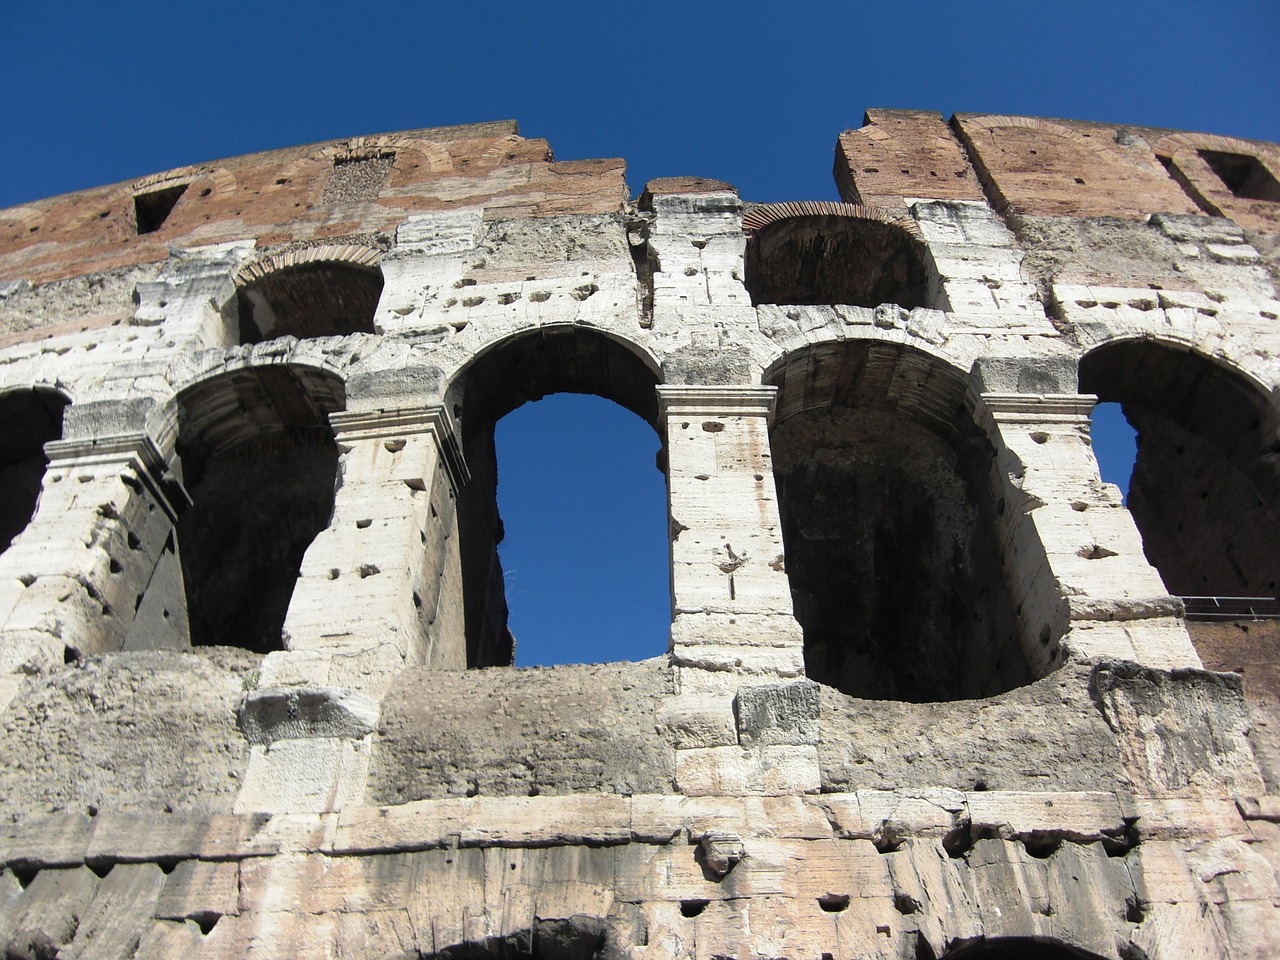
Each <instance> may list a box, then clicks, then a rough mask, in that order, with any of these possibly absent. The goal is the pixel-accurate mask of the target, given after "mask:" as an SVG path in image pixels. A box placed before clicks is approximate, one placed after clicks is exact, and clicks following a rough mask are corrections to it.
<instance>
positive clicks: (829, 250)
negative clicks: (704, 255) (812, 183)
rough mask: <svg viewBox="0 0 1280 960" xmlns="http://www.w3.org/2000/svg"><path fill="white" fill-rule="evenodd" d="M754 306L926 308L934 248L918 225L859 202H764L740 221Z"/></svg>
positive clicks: (748, 286) (746, 274) (746, 279)
mask: <svg viewBox="0 0 1280 960" xmlns="http://www.w3.org/2000/svg"><path fill="white" fill-rule="evenodd" d="M742 228H743V230H744V232H745V233H746V234H747V252H746V264H745V271H746V272H745V280H744V283H745V285H746V288H747V292H748V293H749V294H750V296H751V302H752V304H753V305H757V306H758V305H759V304H762V303H780V304H837V303H839V304H851V305H853V306H859V307H877V306H879V305H880V304H882V303H896V304H899V305H900V306H903V307H907V308H908V309H909V308H911V307H920V306H924V305H925V303H926V301H927V298H928V287H929V282H928V281H929V269H928V267H927V263H928V262H929V260H928V250H927V248H926V247H925V244H924V241H923V239H922V238H921V235H920V231H919V228H918V227H917V226H916V224H915V221H914V220H912V219H911V218H910V217H907V216H895V215H893V214H890V213H887V212H885V211H881V210H876V209H874V208H872V207H865V206H862V205H861V204H853V203H829V202H803V203H779V204H765V205H762V206H757V207H754V208H752V209H750V210H748V211H747V212H746V213H745V214H744V216H743V220H742Z"/></svg>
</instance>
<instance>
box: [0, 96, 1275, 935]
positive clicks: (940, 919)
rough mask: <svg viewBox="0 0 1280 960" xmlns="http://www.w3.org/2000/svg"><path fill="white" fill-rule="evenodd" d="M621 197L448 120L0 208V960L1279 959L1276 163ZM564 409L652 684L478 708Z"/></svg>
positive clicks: (1100, 160)
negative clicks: (551, 428)
mask: <svg viewBox="0 0 1280 960" xmlns="http://www.w3.org/2000/svg"><path fill="white" fill-rule="evenodd" d="M624 177H625V165H624V163H623V161H621V160H570V161H557V160H555V158H554V157H553V155H552V152H551V150H550V148H549V146H548V144H547V143H546V142H545V141H543V140H539V139H527V138H524V137H522V136H520V135H519V133H518V131H517V127H516V125H515V124H514V123H511V122H499V123H481V124H475V125H470V126H462V127H449V128H440V129H429V130H417V131H410V132H405V133H398V134H389V135H379V136H368V137H357V138H353V139H348V140H339V141H333V142H329V143H322V144H315V145H310V146H304V147H296V148H289V149H282V150H276V151H272V152H269V153H262V154H257V155H253V156H246V157H238V158H234V159H229V160H223V161H217V162H211V163H207V164H201V165H197V166H191V167H185V168H182V169H178V170H171V171H167V172H164V173H159V174H155V175H152V176H147V177H144V178H142V179H139V180H136V181H132V182H128V183H120V184H115V185H113V186H107V187H102V188H98V189H91V190H85V191H82V192H79V193H74V194H69V195H66V196H61V197H55V198H52V199H48V200H42V201H38V202H33V203H29V204H26V205H23V206H20V207H14V208H10V209H6V210H0V410H2V414H0V482H2V484H3V491H4V496H3V499H2V500H0V543H3V544H4V545H5V546H4V548H3V553H0V814H2V816H3V822H2V823H0V865H2V867H3V869H2V870H0V945H3V947H4V951H5V952H4V956H5V957H6V958H8V960H15V958H41V960H51V958H55V957H57V958H67V960H71V958H75V960H91V958H103V960H123V958H133V960H162V958H164V960H201V958H219V960H221V958H255V960H280V958H292V957H299V958H308V960H309V958H369V960H410V958H427V957H431V958H452V960H472V958H474V960H478V958H484V957H491V958H504V957H521V956H532V957H541V958H555V960H579V958H581V960H586V958H611V960H621V958H630V960H665V958H696V960H713V958H729V957H733V958H758V960H765V958H790V960H828V958H830V960H837V958H838V960H846V958H850V960H852V958H859V960H871V958H884V960H890V958H893V960H942V958H947V960H1015V958H1036V960H1082V958H1088V960H1098V958H1106V960H1191V958H1258V960H1261V958H1272V957H1276V956H1280V880H1278V872H1280V629H1278V628H1277V622H1278V621H1277V620H1276V619H1274V617H1275V616H1276V614H1277V613H1278V612H1280V603H1277V601H1276V599H1275V598H1276V596H1277V594H1278V593H1280V588H1278V587H1277V581H1278V580H1280V400H1277V398H1276V396H1275V391H1276V388H1277V385H1280V322H1278V319H1277V315H1278V314H1280V298H1278V294H1277V290H1278V289H1280V147H1277V146H1275V145H1272V144H1267V143H1260V142H1254V141H1244V140H1238V139H1228V138H1225V137H1221V136H1215V135H1209V134H1194V133H1182V132H1176V131H1170V130H1164V129H1150V128H1141V127H1121V126H1116V125H1114V124H1103V123H1089V122H1076V121H1058V120H1043V119H1033V118H1027V117H1011V116H990V115H974V114H963V115H957V116H955V117H953V118H952V119H951V120H950V121H946V120H944V119H943V118H942V117H941V116H939V115H937V114H934V113H926V112H918V111H904V110H872V111H870V112H868V113H867V115H866V117H865V120H864V123H863V126H862V127H860V128H859V129H856V130H849V131H846V132H844V133H842V134H840V135H839V138H838V140H837V143H836V147H835V181H836V184H837V187H838V190H839V196H840V197H841V202H833V201H802V200H798V201H794V202H787V203H777V204H759V203H754V202H751V201H750V200H748V199H744V198H742V197H740V196H739V195H738V193H737V192H736V191H735V189H734V188H733V187H732V186H731V185H730V184H728V183H724V182H721V181H717V180H710V179H701V178H697V177H671V178H665V179H659V180H653V181H651V182H649V183H648V184H647V185H646V186H645V187H644V188H643V190H641V191H639V193H638V196H636V195H633V191H632V190H631V188H630V187H628V185H627V183H626V181H625V178H624ZM555 392H575V393H586V394H594V395H598V396H601V397H604V398H607V399H609V400H613V401H616V402H617V403H618V404H621V405H622V406H623V407H625V408H626V409H628V410H630V411H631V412H633V413H634V414H636V415H637V416H639V417H640V418H642V419H643V420H644V421H645V422H646V423H648V424H649V425H651V426H652V428H653V430H654V431H655V432H656V434H657V436H658V437H659V438H660V440H661V443H662V450H661V456H660V461H661V468H662V470H663V472H664V474H665V478H666V489H667V506H668V514H667V518H666V520H667V523H668V526H669V543H670V552H669V557H670V584H671V628H670V644H669V647H668V649H667V652H666V654H665V655H663V656H661V657H658V658H655V659H650V660H643V661H639V662H624V663H606V664H591V665H565V666H558V667H554V668H547V669H516V668H515V667H513V666H512V653H513V641H512V637H511V632H510V631H509V629H508V626H507V604H506V599H505V597H504V593H503V574H502V569H501V567H500V564H499V561H498V553H497V546H498V543H499V541H500V540H501V538H502V522H501V519H500V517H499V514H498V509H497V502H496V497H495V491H496V484H497V463H496V456H495V447H494V429H495V425H496V424H497V422H498V421H499V420H500V419H501V418H502V417H503V416H505V415H506V414H507V413H509V412H511V411H513V410H514V409H516V408H517V407H519V406H520V405H521V404H523V403H525V402H527V401H530V400H534V399H537V398H540V397H543V396H545V395H547V394H551V393H555ZM1099 402H1109V403H1118V404H1120V405H1122V407H1123V410H1124V412H1125V415H1126V416H1127V417H1128V419H1129V420H1130V422H1131V423H1132V424H1133V425H1134V427H1135V428H1136V430H1137V433H1138V443H1139V449H1138V458H1137V462H1136V465H1135V467H1134V472H1133V479H1132V485H1131V488H1130V492H1129V496H1128V502H1127V505H1126V503H1125V502H1124V501H1123V500H1122V497H1121V494H1120V491H1119V489H1118V488H1117V487H1116V486H1114V485H1113V484H1110V483H1107V482H1104V481H1103V480H1102V479H1101V477H1100V474H1099V470H1098V466H1097V461H1096V458H1095V455H1094V452H1093V449H1092V447H1091V439H1090V429H1091V420H1090V416H1091V413H1092V411H1093V410H1094V407H1095V405H1096V404H1097V403H1099Z"/></svg>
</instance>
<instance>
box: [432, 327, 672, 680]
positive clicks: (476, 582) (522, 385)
mask: <svg viewBox="0 0 1280 960" xmlns="http://www.w3.org/2000/svg"><path fill="white" fill-rule="evenodd" d="M657 383H658V377H657V375H656V374H655V372H654V371H652V370H651V369H650V368H649V367H648V366H647V365H646V364H645V362H644V361H643V360H642V359H641V358H640V357H639V356H638V355H637V354H635V353H633V352H632V351H631V349H630V348H628V347H627V346H625V345H623V344H622V343H620V342H619V341H617V340H614V339H612V338H610V337H608V336H606V335H604V334H602V333H599V332H596V331H592V330H587V329H583V328H581V327H574V326H568V325H565V326H554V327H544V328H542V329H540V330H538V331H536V332H534V333H530V334H524V335H521V336H517V337H514V338H512V339H510V340H507V341H504V342H503V343H501V344H499V345H497V346H496V347H494V348H492V349H490V350H488V351H487V352H485V353H484V354H482V355H481V356H479V357H478V358H477V359H476V360H475V361H474V362H473V363H472V364H471V365H470V366H469V367H468V368H467V369H466V370H465V371H464V372H463V373H462V375H461V376H460V377H459V378H458V379H457V380H456V381H455V382H454V385H453V386H452V387H451V389H450V392H449V397H448V401H447V402H448V404H449V407H450V410H451V412H452V413H453V415H454V417H455V418H457V421H458V426H459V431H460V433H461V434H462V447H463V454H464V456H465V457H466V460H467V466H468V468H469V470H470V473H471V480H470V482H469V483H468V484H467V486H466V487H465V488H463V490H462V493H461V495H460V496H459V498H458V526H459V530H460V543H459V553H460V556H461V561H462V582H463V607H464V618H465V623H466V636H467V665H468V666H469V667H486V666H507V665H510V664H511V662H512V659H513V651H514V641H513V637H512V635H511V632H510V630H509V629H508V625H507V613H508V611H507V602H506V593H505V589H504V584H503V576H502V565H501V562H500V560H499V558H498V544H499V543H501V542H502V539H503V535H504V531H503V526H502V519H501V517H500V516H499V515H498V502H497V490H498V462H497V455H496V451H495V448H494V426H495V425H496V423H497V421H498V420H499V419H501V418H502V417H503V416H505V415H506V414H508V413H510V412H511V411H512V410H514V409H515V408H516V407H518V406H520V405H521V404H523V403H526V402H528V401H530V400H539V399H541V398H542V397H544V396H546V395H548V394H551V393H587V394H594V395H596V396H601V397H604V398H605V399H607V400H612V401H614V402H615V403H618V404H620V405H621V406H623V407H626V408H627V409H628V410H630V411H631V412H632V413H634V414H636V415H637V416H639V417H640V418H641V419H643V420H644V421H645V422H647V423H648V424H650V425H651V426H652V425H654V424H656V421H657V413H658V404H657V396H656V394H655V392H654V387H655V386H656V385H657ZM655 429H656V427H655Z"/></svg>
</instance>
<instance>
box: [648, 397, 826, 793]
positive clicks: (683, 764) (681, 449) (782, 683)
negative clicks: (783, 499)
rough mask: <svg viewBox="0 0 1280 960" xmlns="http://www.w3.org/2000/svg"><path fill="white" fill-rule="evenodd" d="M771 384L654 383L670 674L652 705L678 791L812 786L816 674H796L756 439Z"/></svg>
mask: <svg viewBox="0 0 1280 960" xmlns="http://www.w3.org/2000/svg"><path fill="white" fill-rule="evenodd" d="M775 393H776V388H775V387H759V386H660V387H658V403H659V416H660V417H661V418H662V420H663V422H664V424H665V429H666V438H667V444H666V454H667V503H668V514H669V522H670V525H671V597H672V614H673V616H672V623H671V656H672V662H673V664H674V665H675V666H676V668H677V682H678V685H679V696H677V697H675V698H673V699H672V700H671V702H669V703H668V704H666V705H665V706H664V709H663V715H662V718H663V722H664V723H666V724H667V725H668V726H669V727H670V728H671V729H672V730H673V731H674V735H675V741H676V749H677V753H676V758H677V759H676V779H677V784H678V786H679V788H680V790H681V791H682V792H684V793H689V794H720V793H724V794H731V793H768V794H773V793H787V792H796V791H804V790H816V789H817V787H818V768H817V751H816V746H815V744H816V736H817V706H818V700H817V686H816V684H811V683H808V682H806V681H804V680H803V676H804V648H803V635H802V633H801V629H800V625H799V623H797V622H796V619H795V616H794V615H793V613H792V607H791V589H790V585H789V583H788V581H787V574H786V567H785V561H784V558H783V550H782V530H781V526H780V523H779V519H778V504H777V492H776V488H775V486H774V480H773V465H772V457H771V455H770V452H769V417H770V414H771V413H772V410H773V400H774V394H775ZM735 702H736V704H737V708H735Z"/></svg>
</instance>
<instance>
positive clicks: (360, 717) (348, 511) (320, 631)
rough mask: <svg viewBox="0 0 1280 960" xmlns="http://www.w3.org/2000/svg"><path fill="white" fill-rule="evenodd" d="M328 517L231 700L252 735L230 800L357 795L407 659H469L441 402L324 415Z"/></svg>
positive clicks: (330, 804)
mask: <svg viewBox="0 0 1280 960" xmlns="http://www.w3.org/2000/svg"><path fill="white" fill-rule="evenodd" d="M330 422H331V423H332V424H333V428H334V436H335V439H336V440H337V443H338V449H339V451H340V454H341V459H340V461H339V475H340V485H339V487H338V491H337V495H336V497H335V499H334V510H333V519H332V520H331V521H330V523H329V526H328V528H327V529H325V530H324V531H322V532H321V533H320V534H319V536H317V537H316V539H315V540H314V541H313V542H312V544H311V546H310V547H308V548H307V553H306V556H305V557H304V558H303V561H302V571H301V575H300V576H299V578H298V582H297V585H296V586H295V587H294V592H293V599H292V600H291V601H290V603H289V612H288V614H287V615H286V617H285V623H284V642H285V650H283V651H280V652H278V653H272V654H269V655H268V656H267V657H266V659H265V660H264V662H263V667H262V674H261V678H260V681H259V685H258V688H257V689H255V690H254V691H252V692H251V693H250V694H249V695H248V696H247V697H246V698H245V702H244V705H243V707H242V708H241V717H240V723H241V727H242V729H244V730H245V732H246V735H247V736H248V737H249V739H250V741H251V742H252V743H253V747H252V749H251V753H250V759H249V769H248V771H247V773H246V775H245V781H244V785H243V787H242V788H241V791H240V796H239V798H238V799H237V802H236V806H237V809H238V810H241V811H244V812H263V811H266V812H271V811H282V810H292V809H299V808H302V809H307V810H310V811H313V812H326V811H330V810H337V809H340V808H342V807H343V806H346V805H350V804H352V803H358V802H359V801H360V799H361V798H362V797H363V795H364V782H365V776H366V774H367V771H368V762H369V749H370V735H371V734H372V732H373V730H374V729H375V728H376V726H377V718H378V712H379V709H380V700H381V697H382V694H383V693H384V692H385V691H386V688H387V685H388V684H389V683H390V682H391V680H392V679H393V678H394V677H395V675H396V673H397V672H398V671H399V670H400V669H402V668H403V666H404V665H405V663H406V662H408V663H411V664H425V665H427V666H432V667H438V668H440V669H457V670H461V669H463V668H465V667H466V665H467V663H466V640H465V635H464V632H463V622H462V577H461V567H460V561H459V556H458V549H457V540H458V538H457V516H456V510H455V505H456V502H457V493H458V489H459V487H460V486H461V485H462V484H463V483H465V482H466V480H467V468H466V464H465V463H464V461H463V459H462V454H461V450H460V449H459V447H458V445H457V442H456V439H455V434H454V430H453V424H452V422H451V420H450V418H449V416H448V414H447V413H446V412H445V410H444V408H443V407H422V408H417V409H406V410H382V411H375V412H367V413H335V414H331V415H330Z"/></svg>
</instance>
